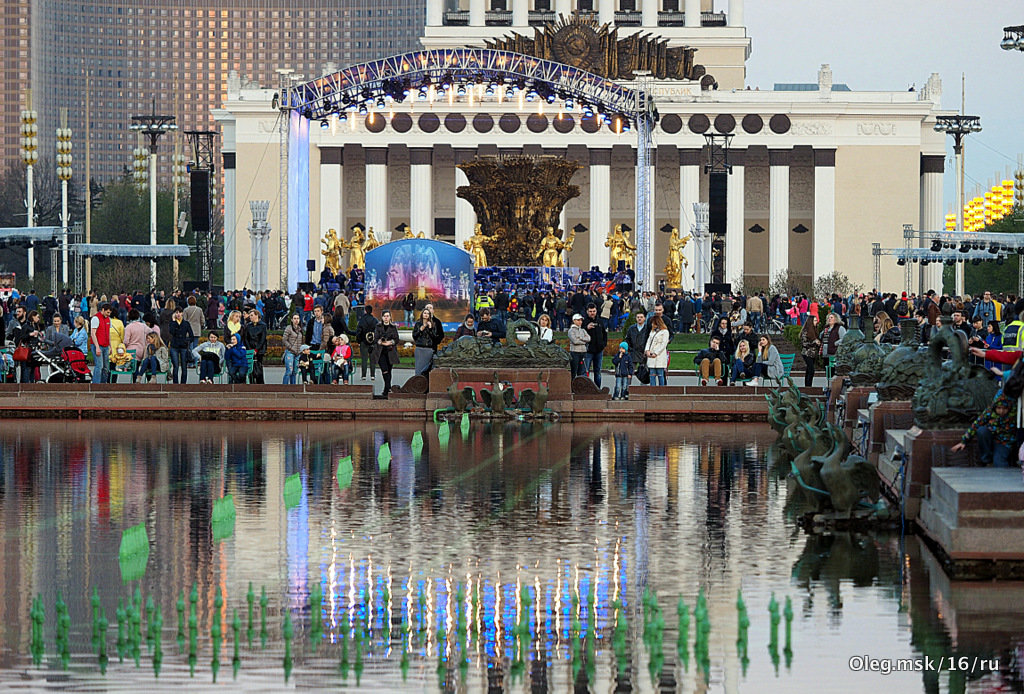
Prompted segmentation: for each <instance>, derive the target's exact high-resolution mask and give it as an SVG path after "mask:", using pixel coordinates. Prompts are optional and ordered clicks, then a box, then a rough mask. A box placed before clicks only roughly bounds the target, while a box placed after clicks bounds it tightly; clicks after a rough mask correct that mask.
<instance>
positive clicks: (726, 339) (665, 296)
mask: <svg viewBox="0 0 1024 694" xmlns="http://www.w3.org/2000/svg"><path fill="white" fill-rule="evenodd" d="M1014 301H1015V297H1005V296H1000V297H993V295H992V294H991V293H990V292H985V293H984V294H983V295H982V296H980V297H976V298H974V297H970V296H965V297H950V296H937V295H936V294H935V292H928V293H927V294H925V295H922V296H917V295H914V294H909V295H908V294H907V293H901V294H896V293H879V292H868V293H851V294H850V295H848V296H839V295H838V294H833V295H832V296H829V297H822V298H820V299H816V298H814V297H811V296H807V295H804V294H799V293H792V294H780V295H776V296H771V297H768V296H766V295H765V294H764V293H763V292H759V293H756V294H751V295H749V296H747V295H717V294H714V293H704V294H700V293H688V292H681V291H660V292H633V291H617V290H616V289H615V288H614V287H611V288H606V287H604V286H601V285H595V286H592V287H585V288H579V289H575V290H569V291H561V292H560V291H554V290H536V289H524V288H519V289H514V288H505V287H502V286H500V285H499V286H497V287H496V288H495V287H492V288H490V289H488V290H486V291H480V292H479V294H478V295H477V296H476V299H475V302H474V305H473V307H472V311H471V312H470V313H469V314H468V315H467V316H466V318H465V320H464V321H463V322H462V323H461V324H460V325H459V327H458V328H457V330H455V331H454V334H451V333H449V334H446V332H445V329H444V326H443V325H442V323H441V321H440V320H439V319H438V318H437V317H436V316H435V315H434V312H433V307H432V306H431V305H430V304H425V305H419V304H420V303H421V302H417V301H416V300H415V299H413V298H412V297H407V301H405V302H403V303H402V309H403V311H402V312H403V316H402V317H403V319H404V320H403V321H401V322H399V321H396V320H394V319H393V318H392V316H391V314H390V312H384V313H382V314H379V315H378V314H377V312H375V311H374V309H373V308H372V307H371V306H366V305H363V304H362V302H361V296H360V294H359V293H358V292H355V291H343V290H340V289H339V290H338V291H325V292H316V291H296V292H294V293H292V294H286V293H284V292H280V291H276V292H272V291H266V292H251V291H234V292H227V293H212V292H200V291H194V292H191V293H185V292H181V291H177V292H174V293H171V294H166V295H165V294H164V293H162V292H152V293H144V292H131V293H129V292H121V293H118V294H116V295H110V296H104V295H97V293H96V292H89V293H87V294H85V295H75V294H72V293H71V292H69V291H65V292H62V293H60V294H59V295H58V296H55V297H54V296H47V297H39V296H38V295H37V294H36V293H35V292H34V291H29V292H28V293H26V294H23V295H17V294H15V295H12V296H11V297H9V298H8V299H7V300H5V301H3V302H0V312H2V314H3V321H4V326H5V330H4V331H2V334H0V347H2V346H4V345H5V344H6V345H7V346H8V347H10V348H12V349H15V348H17V347H25V348H27V351H28V353H29V355H30V358H29V359H23V360H19V363H18V364H13V365H12V364H10V363H9V362H8V367H12V366H14V367H16V368H17V371H18V377H19V380H21V381H22V382H26V383H30V382H33V381H34V380H38V379H39V378H40V376H41V375H42V374H41V372H40V366H41V364H40V363H39V361H38V360H37V359H35V358H33V357H32V356H31V355H33V354H35V353H36V351H37V350H38V352H39V353H40V354H45V355H51V356H54V355H57V354H59V353H60V352H61V351H62V350H64V349H66V348H68V347H71V348H73V349H77V350H79V351H80V352H82V353H83V354H84V353H88V354H90V355H91V356H92V361H93V366H92V380H93V381H94V382H96V383H107V382H114V381H116V379H117V378H118V377H119V376H124V377H127V378H130V379H131V380H132V381H137V380H142V379H146V380H151V379H153V378H155V377H157V376H158V375H160V374H167V375H168V377H169V379H170V381H171V382H172V383H187V382H188V380H189V371H190V370H191V369H196V370H197V372H198V378H199V381H200V382H213V381H214V379H215V378H216V377H217V376H218V375H226V377H227V379H228V380H230V381H231V382H233V383H239V382H244V381H246V380H248V381H249V382H253V383H262V382H264V377H263V365H264V359H265V356H266V353H267V347H268V338H269V335H270V333H271V331H276V330H282V329H283V332H282V335H281V344H282V346H283V350H284V353H283V359H282V362H283V366H284V376H283V379H282V380H283V382H284V383H286V384H295V383H298V382H303V383H309V382H314V381H315V382H319V383H339V384H347V383H350V382H351V381H352V380H354V379H355V377H356V369H355V364H354V359H355V356H356V352H355V349H354V347H355V346H357V345H358V348H359V349H358V356H359V360H360V369H359V371H360V374H361V378H363V379H364V380H365V379H366V378H367V377H369V378H370V379H374V378H375V377H376V372H377V370H378V369H379V370H380V371H381V372H382V375H383V376H384V379H385V381H386V382H387V385H388V386H390V380H391V376H392V371H393V369H394V367H395V366H397V365H398V364H399V363H400V356H399V353H398V347H399V346H400V345H401V344H402V341H401V340H400V338H399V336H398V328H399V327H402V328H405V329H411V332H412V337H411V343H412V346H413V352H414V371H415V373H416V374H425V373H427V372H428V371H429V370H430V368H431V364H432V362H433V357H434V355H435V354H436V353H437V351H438V350H439V349H440V347H441V345H442V343H443V341H444V340H445V339H446V337H453V338H455V339H458V338H461V337H465V336H467V335H470V336H476V337H478V338H484V339H490V340H492V341H495V342H496V341H499V340H502V339H506V328H505V326H506V325H507V324H508V323H509V322H510V321H512V320H515V319H517V318H525V319H527V320H529V321H532V322H534V323H535V324H536V325H537V330H538V334H539V336H540V338H541V339H542V340H547V341H553V340H554V339H555V332H556V331H559V332H561V331H565V332H566V336H567V338H568V339H567V349H568V351H569V354H570V357H571V358H570V369H571V372H572V374H573V376H586V377H589V378H591V379H593V381H594V382H595V384H597V385H598V386H601V385H602V374H603V373H604V369H605V366H606V364H605V359H604V357H605V354H606V348H607V346H608V344H609V341H612V344H613V345H614V344H616V340H617V347H615V348H613V349H611V350H607V351H608V352H609V353H610V354H611V360H610V361H611V363H610V364H608V366H609V367H610V370H611V372H612V373H613V374H614V377H615V387H614V391H613V397H614V398H616V399H619V398H621V399H627V398H628V397H629V384H630V382H635V381H639V382H641V383H645V384H646V383H649V384H651V385H656V386H657V385H666V384H667V375H668V367H669V356H670V344H671V341H672V338H673V336H674V335H676V334H678V333H700V334H705V335H707V338H708V341H707V343H706V346H705V347H704V348H703V349H701V350H700V351H699V352H698V353H697V355H696V358H695V359H694V361H693V367H694V370H695V372H696V374H697V378H698V379H699V382H700V383H701V384H702V385H706V384H708V383H709V382H714V383H717V384H719V385H724V384H727V383H729V382H732V383H747V384H751V385H757V384H758V383H759V381H760V380H763V379H774V380H779V379H781V378H782V376H783V365H782V359H781V356H780V352H779V349H778V347H779V345H778V344H776V343H777V340H778V339H779V332H780V328H781V326H784V325H796V326H799V328H800V330H799V340H798V344H796V345H794V347H795V348H796V351H797V352H798V354H799V355H800V356H801V357H802V359H803V372H804V380H803V382H804V385H806V386H810V385H811V384H812V382H813V379H814V377H815V374H816V369H817V365H818V364H820V362H821V360H823V359H827V358H829V357H832V356H834V355H835V354H836V351H837V350H838V345H839V341H840V340H841V339H842V337H843V335H844V334H845V332H846V329H847V328H848V327H849V326H851V325H856V326H857V327H859V328H861V329H864V328H865V327H866V324H867V323H870V325H871V327H872V328H873V332H874V335H875V339H876V340H878V341H879V342H888V343H897V342H899V340H900V329H899V325H898V323H899V321H900V320H901V319H906V318H911V317H913V318H916V320H917V322H918V335H917V337H918V338H919V339H921V340H924V341H927V339H928V337H929V335H930V331H931V330H932V329H934V326H936V325H937V324H939V323H940V322H948V323H949V324H950V325H952V326H954V327H955V328H956V329H959V330H962V331H964V332H965V334H966V335H967V337H968V339H969V340H970V345H971V346H972V347H977V348H983V349H987V350H999V349H1001V348H1002V347H1003V339H1004V334H1003V332H1004V331H1003V329H1002V327H1001V326H1002V321H1003V320H1004V316H1003V313H1004V310H1005V311H1009V309H1007V308H1005V307H1006V306H1007V304H1010V305H1012V303H1013V302H1014ZM353 311H355V312H356V315H357V316H358V320H356V321H355V322H354V323H355V325H354V328H353V327H352V324H350V321H349V316H350V314H351V313H352V312H353ZM823 315H824V316H825V319H824V321H821V320H820V316H823ZM1012 318H1016V315H1014V316H1012ZM615 333H618V335H614V334H615ZM22 355H24V351H23V352H22ZM11 356H12V355H11V354H10V353H8V354H7V355H6V356H5V357H4V358H5V359H7V360H11ZM977 358H978V359H980V360H981V362H983V363H986V365H987V366H989V367H991V368H993V369H995V370H997V371H998V369H999V367H998V364H999V362H998V361H996V360H994V359H992V358H985V357H977ZM676 367H677V368H678V363H677V364H676ZM688 367H689V363H686V366H685V367H684V370H688ZM634 379H635V381H634ZM389 390H390V388H389V387H388V388H386V389H385V391H384V395H385V396H386V394H387V392H388V391H389Z"/></svg>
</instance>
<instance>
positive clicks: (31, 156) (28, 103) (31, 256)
mask: <svg viewBox="0 0 1024 694" xmlns="http://www.w3.org/2000/svg"><path fill="white" fill-rule="evenodd" d="M38 117H39V116H38V114H36V112H35V111H33V110H32V90H31V89H30V90H28V91H27V92H25V110H24V111H22V112H21V161H22V163H23V164H25V207H26V208H27V209H28V216H27V218H26V220H25V226H26V227H29V228H31V227H34V226H35V225H36V201H35V194H34V193H35V191H34V189H33V181H32V165H33V164H35V163H36V162H37V161H39V137H38V135H39V126H38V125H37V124H36V120H37V119H38ZM35 277H36V253H35V244H34V243H33V242H31V241H29V243H28V281H29V282H32V281H34V280H35Z"/></svg>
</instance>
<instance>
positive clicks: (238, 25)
mask: <svg viewBox="0 0 1024 694" xmlns="http://www.w3.org/2000/svg"><path fill="white" fill-rule="evenodd" d="M0 7H2V10H0V21H2V26H3V29H4V42H3V49H2V50H3V54H2V55H3V59H2V61H3V65H2V68H0V70H2V74H3V82H2V88H3V96H2V98H0V102H2V103H3V104H4V107H3V113H2V114H0V132H2V137H3V140H2V146H3V150H2V156H3V167H4V168H6V167H7V166H9V165H10V164H11V163H14V162H18V161H19V154H18V148H19V139H18V138H19V135H18V129H19V125H20V123H19V120H18V116H19V111H20V110H21V108H22V107H23V104H24V95H23V93H24V90H25V89H27V88H29V87H32V88H33V105H34V107H35V108H36V110H37V111H38V112H39V134H40V138H41V146H40V151H41V153H42V155H43V157H46V156H48V155H50V154H51V153H52V152H53V138H54V129H55V128H56V126H57V122H56V121H57V114H58V108H60V107H64V106H66V107H68V109H69V115H70V123H69V125H70V126H71V128H72V129H73V130H74V132H75V140H76V145H77V146H79V147H81V144H82V138H83V137H84V127H85V100H86V90H87V89H88V90H89V91H90V102H91V107H90V110H91V131H92V133H91V134H92V137H91V140H92V153H91V160H92V175H93V176H94V177H95V178H97V179H98V180H100V181H103V180H109V179H111V178H114V177H116V176H118V175H119V174H120V173H121V171H122V169H123V168H124V167H125V166H129V165H130V163H131V151H132V149H133V148H134V147H135V146H136V141H135V135H134V133H132V132H131V131H130V130H129V129H128V126H129V123H130V120H131V116H132V115H138V114H143V113H151V112H152V110H151V109H153V108H154V104H155V108H156V110H157V111H158V112H159V113H166V114H174V115H175V116H177V119H178V125H179V127H180V128H181V129H182V130H193V129H197V130H212V129H213V126H214V122H213V119H212V117H211V115H210V111H211V109H213V108H216V107H217V105H219V104H220V103H221V102H222V101H223V100H224V98H225V97H226V95H227V84H226V82H227V77H228V73H229V72H231V71H238V72H240V73H242V74H245V75H248V76H250V77H252V78H253V79H256V80H258V81H259V82H261V83H263V84H271V83H275V82H276V80H277V76H276V75H275V71H276V70H277V69H279V68H289V69H291V70H293V71H294V73H293V74H294V75H297V76H300V77H304V78H306V79H309V78H311V77H314V76H317V75H319V74H322V73H324V72H325V71H331V70H334V69H336V67H337V66H343V65H347V64H351V63H357V62H361V61H364V60H369V59H371V58H376V57H380V56H382V55H388V54H392V53H400V52H403V51H406V50H411V49H414V48H416V47H418V46H419V37H420V35H421V34H422V31H423V24H424V17H425V8H424V5H423V3H422V2H421V1H418V0H369V1H368V2H354V1H347V2H346V1H333V2H332V1H329V0H290V1H285V0H211V1H210V2H207V3H201V4H200V6H196V5H195V4H193V3H181V2H174V1H172V0H94V1H93V2H88V3H81V2H70V1H69V0H3V5H2V6H0ZM170 153H171V148H170V146H169V143H167V142H163V143H161V149H160V157H161V159H162V160H164V161H163V162H162V163H161V174H160V175H161V178H164V177H169V176H170V173H169V166H165V165H164V164H166V159H165V158H166V157H168V156H169V155H170ZM81 166H84V162H83V161H81V160H79V161H76V174H78V175H82V174H84V170H83V169H80V168H79V167H81Z"/></svg>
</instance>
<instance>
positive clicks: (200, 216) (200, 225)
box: [189, 169, 210, 234]
mask: <svg viewBox="0 0 1024 694" xmlns="http://www.w3.org/2000/svg"><path fill="white" fill-rule="evenodd" d="M189 184H190V191H189V192H190V196H191V201H192V208H191V212H192V231H194V232H195V233H197V234H208V233H210V172H209V171H207V170H206V169H192V171H191V172H190V173H189Z"/></svg>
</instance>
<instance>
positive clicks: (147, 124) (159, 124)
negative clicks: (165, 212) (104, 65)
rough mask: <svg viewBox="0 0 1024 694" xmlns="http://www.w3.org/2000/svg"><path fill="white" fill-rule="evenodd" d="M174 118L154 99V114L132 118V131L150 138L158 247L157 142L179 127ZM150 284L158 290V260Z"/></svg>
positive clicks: (152, 236)
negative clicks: (158, 109)
mask: <svg viewBox="0 0 1024 694" xmlns="http://www.w3.org/2000/svg"><path fill="white" fill-rule="evenodd" d="M174 121H175V118H174V116H161V115H157V112H156V99H155V98H154V99H153V113H151V114H149V115H144V116H132V124H131V125H130V126H129V128H130V129H131V130H134V131H136V132H138V133H141V134H143V135H146V136H147V137H149V243H150V245H152V246H155V245H156V154H157V141H158V140H159V139H160V136H161V135H163V134H165V133H169V132H174V131H175V130H177V129H178V125H177V124H176V123H175V122H174ZM149 284H150V287H151V288H152V289H155V288H156V259H155V258H154V259H153V260H151V261H150V263H149Z"/></svg>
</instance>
